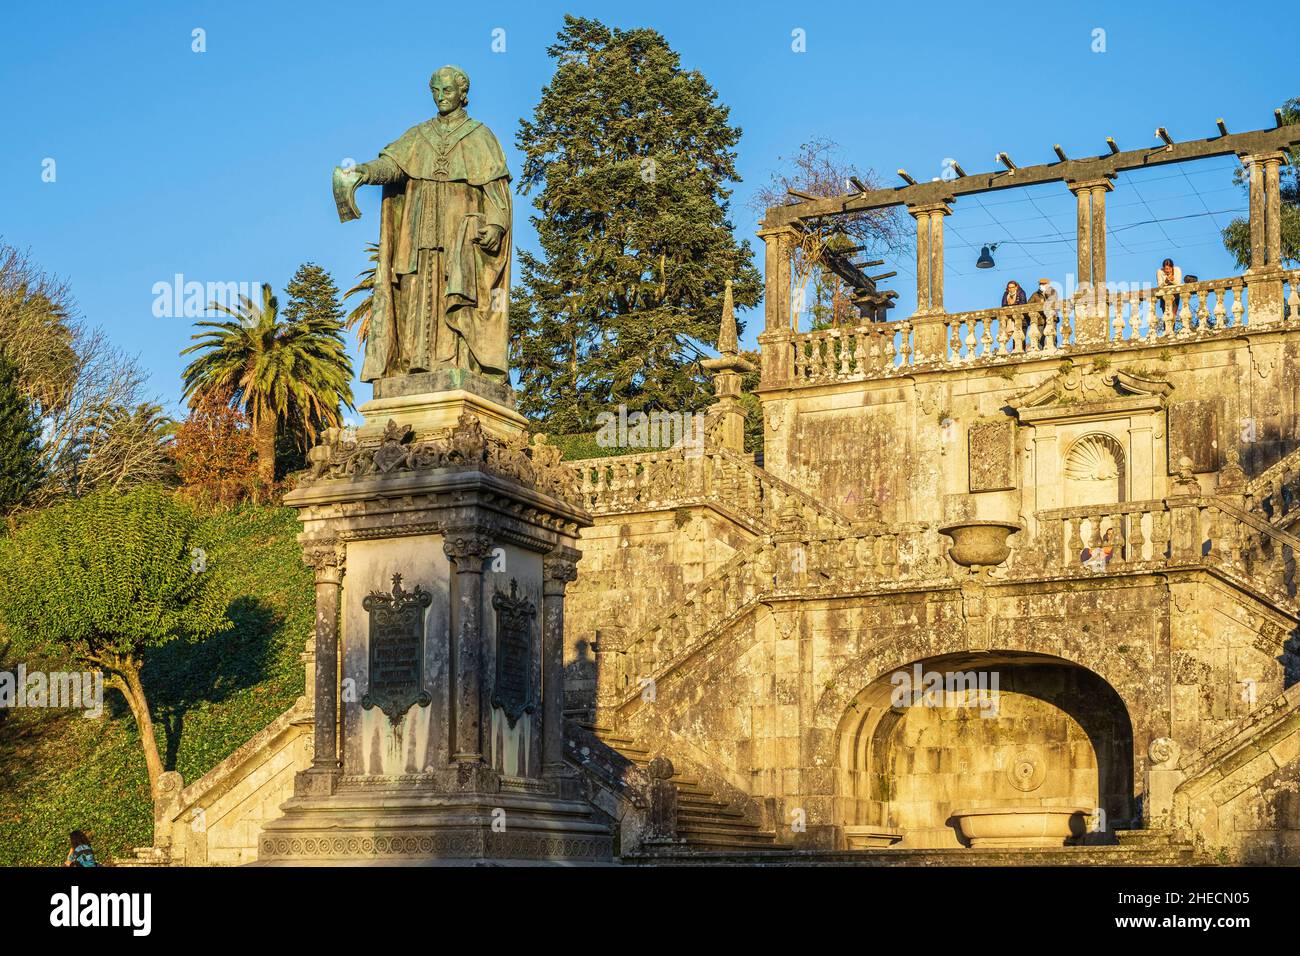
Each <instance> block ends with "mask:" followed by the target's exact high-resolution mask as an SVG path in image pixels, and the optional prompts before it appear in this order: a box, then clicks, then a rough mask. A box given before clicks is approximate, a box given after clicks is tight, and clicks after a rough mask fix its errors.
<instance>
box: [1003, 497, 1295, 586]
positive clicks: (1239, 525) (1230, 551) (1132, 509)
mask: <svg viewBox="0 0 1300 956" xmlns="http://www.w3.org/2000/svg"><path fill="white" fill-rule="evenodd" d="M1035 517H1036V519H1037V524H1038V529H1037V530H1038V533H1037V537H1036V538H1035V540H1034V542H1033V544H1032V545H1031V546H1030V547H1029V548H1027V549H1023V550H1021V551H1020V553H1019V554H1017V556H1016V562H1015V566H1014V568H1013V570H1012V574H1013V576H1015V577H1017V578H1024V577H1039V576H1050V575H1053V574H1062V573H1064V574H1067V575H1068V574H1080V575H1086V574H1096V573H1115V572H1118V571H1121V570H1131V571H1142V570H1148V569H1151V568H1156V567H1170V566H1179V565H1183V566H1186V565H1196V564H1201V565H1206V566H1211V567H1215V568H1217V569H1218V570H1220V571H1223V572H1225V573H1228V574H1230V575H1231V576H1234V577H1236V576H1238V575H1246V576H1247V577H1248V578H1249V579H1250V580H1252V581H1254V582H1255V583H1256V584H1257V585H1259V586H1261V587H1263V588H1265V589H1266V590H1268V591H1270V592H1272V596H1273V597H1274V598H1276V599H1282V600H1286V599H1287V598H1288V597H1289V596H1290V595H1293V594H1294V584H1295V582H1294V578H1293V569H1292V568H1291V567H1290V566H1289V565H1288V563H1287V561H1286V558H1285V551H1284V546H1285V545H1289V544H1290V543H1291V542H1290V536H1289V535H1285V534H1282V533H1280V532H1278V531H1276V530H1275V529H1273V528H1272V527H1270V526H1269V524H1268V523H1267V521H1265V520H1264V519H1262V518H1258V517H1254V516H1252V515H1250V514H1248V513H1246V512H1245V511H1243V510H1241V509H1238V508H1235V507H1233V506H1232V505H1230V504H1229V503H1227V502H1225V501H1221V500H1219V499H1215V498H1205V497H1198V496H1185V497H1174V498H1168V499H1155V500H1151V501H1133V502H1123V503H1121V504H1109V505H1092V506H1087V507H1075V508H1056V509H1051V510H1047V511H1040V512H1038V513H1037V514H1036V516H1035Z"/></svg>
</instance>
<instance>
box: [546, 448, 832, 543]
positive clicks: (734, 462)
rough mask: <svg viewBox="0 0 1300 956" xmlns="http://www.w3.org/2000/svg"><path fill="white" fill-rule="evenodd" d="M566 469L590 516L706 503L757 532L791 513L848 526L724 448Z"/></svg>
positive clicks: (676, 450) (596, 461) (822, 523)
mask: <svg viewBox="0 0 1300 956" xmlns="http://www.w3.org/2000/svg"><path fill="white" fill-rule="evenodd" d="M568 464H569V467H570V468H571V469H573V470H574V471H576V472H577V473H578V489H579V494H580V496H581V500H582V503H583V505H584V507H586V509H587V510H588V511H589V512H590V513H591V514H593V515H596V516H600V515H609V514H629V513H635V512H644V511H668V510H674V509H677V508H683V507H691V506H696V505H703V504H710V505H712V506H715V507H720V508H726V509H728V510H730V511H732V512H735V513H736V514H737V515H738V516H739V517H741V518H743V519H744V520H745V521H746V522H747V523H748V524H749V525H750V526H751V530H753V531H755V532H758V533H763V532H768V531H773V530H775V529H776V528H777V526H778V523H779V519H780V517H781V516H782V515H783V514H786V513H788V512H789V511H790V510H791V509H794V511H795V513H796V514H797V516H798V518H799V519H800V520H802V521H804V522H806V523H808V524H809V525H810V526H814V527H820V528H828V529H829V528H835V527H843V526H846V525H847V524H848V519H847V518H845V517H844V516H843V515H841V514H839V513H838V512H836V511H835V510H834V509H832V508H829V507H827V506H826V505H824V504H822V503H821V502H819V501H817V500H816V499H815V498H813V497H811V496H810V495H808V494H805V493H804V492H802V491H800V490H799V489H797V488H795V487H794V486H793V485H790V484H787V483H786V482H784V481H781V480H780V479H779V478H776V477H775V476H773V475H770V474H768V473H767V472H765V471H763V469H761V468H758V467H756V466H755V465H754V464H753V462H751V461H749V460H748V459H746V458H745V457H744V456H742V455H739V454H736V453H735V452H732V451H728V450H727V449H724V448H706V449H703V450H701V449H699V448H690V447H686V448H673V449H668V450H665V451H656V452H650V453H648V454H640V455H622V456H619V457H616V458H591V459H583V460H579V461H574V462H569V463H568Z"/></svg>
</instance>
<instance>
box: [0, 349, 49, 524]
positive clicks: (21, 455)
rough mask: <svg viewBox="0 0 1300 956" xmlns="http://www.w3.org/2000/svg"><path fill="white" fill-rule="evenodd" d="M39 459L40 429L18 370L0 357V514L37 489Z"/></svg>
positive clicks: (11, 363)
mask: <svg viewBox="0 0 1300 956" xmlns="http://www.w3.org/2000/svg"><path fill="white" fill-rule="evenodd" d="M39 456H40V429H39V426H38V423H37V421H36V415H35V413H34V412H33V410H32V405H31V401H30V400H29V399H28V398H27V396H26V395H24V394H23V389H22V386H21V384H20V382H19V376H18V367H17V366H16V365H15V364H14V363H13V362H11V361H9V359H7V358H4V357H3V356H0V513H4V512H8V511H10V510H12V509H13V508H14V507H16V506H17V505H19V504H21V503H22V502H23V500H24V499H25V498H26V497H27V496H28V494H30V493H31V491H32V490H33V489H34V488H35V487H36V486H37V484H38V483H39V481H40V477H41V471H40V465H39Z"/></svg>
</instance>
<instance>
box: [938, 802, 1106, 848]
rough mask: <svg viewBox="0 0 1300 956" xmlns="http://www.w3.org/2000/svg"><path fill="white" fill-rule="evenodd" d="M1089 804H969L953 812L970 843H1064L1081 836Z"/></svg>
mask: <svg viewBox="0 0 1300 956" xmlns="http://www.w3.org/2000/svg"><path fill="white" fill-rule="evenodd" d="M1091 812H1092V810H1091V808H1089V807H970V808H965V809H961V810H954V811H953V812H952V816H953V819H955V820H956V821H957V824H958V826H959V827H961V832H962V835H963V836H964V837H966V839H968V840H969V841H970V845H971V846H972V847H977V848H978V847H1023V846H1064V845H1065V841H1066V840H1068V839H1069V838H1070V837H1072V836H1081V835H1082V834H1083V832H1084V829H1085V827H1086V825H1087V821H1086V816H1087V814H1089V813H1091Z"/></svg>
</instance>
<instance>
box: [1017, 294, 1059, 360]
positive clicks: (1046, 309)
mask: <svg viewBox="0 0 1300 956" xmlns="http://www.w3.org/2000/svg"><path fill="white" fill-rule="evenodd" d="M1059 299H1060V296H1059V295H1057V292H1056V286H1054V285H1052V280H1051V279H1046V278H1043V279H1039V280H1038V288H1037V289H1036V290H1034V294H1033V295H1031V296H1030V297H1029V304H1030V305H1038V306H1041V307H1042V310H1043V313H1042V321H1039V316H1037V315H1034V314H1033V313H1030V315H1029V316H1028V317H1026V318H1025V321H1024V326H1025V347H1026V348H1028V347H1029V326H1030V323H1031V322H1038V327H1039V331H1040V332H1042V333H1044V336H1045V334H1046V332H1047V330H1048V329H1054V328H1055V327H1056V326H1055V323H1054V322H1053V318H1054V317H1053V315H1052V310H1053V309H1055V308H1056V304H1057V301H1058V300H1059ZM1042 340H1043V337H1042V336H1040V342H1041V341H1042Z"/></svg>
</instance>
